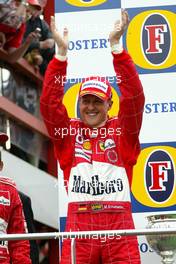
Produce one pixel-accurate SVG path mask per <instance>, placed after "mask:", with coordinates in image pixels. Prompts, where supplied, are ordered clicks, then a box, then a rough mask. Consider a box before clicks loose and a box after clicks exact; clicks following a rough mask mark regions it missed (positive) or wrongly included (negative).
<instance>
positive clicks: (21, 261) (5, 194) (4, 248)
mask: <svg viewBox="0 0 176 264" xmlns="http://www.w3.org/2000/svg"><path fill="white" fill-rule="evenodd" d="M7 139H8V136H7V135H6V134H4V133H0V145H1V144H3V143H4V142H5V141H6V140H7ZM2 168H3V162H2V160H1V152H0V171H1V170H2ZM22 233H25V220H24V215H23V207H22V203H21V200H20V197H19V194H18V191H17V189H16V185H15V183H14V182H13V181H12V180H11V179H9V178H6V177H2V176H0V234H2V235H6V234H22ZM0 263H1V264H31V259H30V245H29V241H28V240H17V241H0Z"/></svg>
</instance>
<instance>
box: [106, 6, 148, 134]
mask: <svg viewBox="0 0 176 264" xmlns="http://www.w3.org/2000/svg"><path fill="white" fill-rule="evenodd" d="M128 24H129V17H128V13H127V12H126V11H125V10H123V11H122V21H121V22H120V21H119V20H118V21H116V22H115V25H114V30H113V31H112V32H110V35H109V40H110V45H111V48H112V55H113V64H114V69H115V72H116V75H117V77H118V78H117V79H118V80H119V79H120V82H119V83H118V86H119V88H120V92H121V96H120V111H119V115H118V117H119V120H120V123H121V124H120V125H121V128H122V129H123V130H124V132H125V133H131V134H138V133H139V131H140V127H141V122H142V114H143V107H144V94H143V89H142V84H141V82H140V79H139V76H138V73H137V71H136V68H135V65H134V63H133V61H132V59H131V57H130V55H129V54H128V53H127V52H126V51H125V50H124V49H123V48H122V46H121V44H120V43H119V41H120V38H121V36H122V35H123V33H124V32H125V30H126V29H127V27H128Z"/></svg>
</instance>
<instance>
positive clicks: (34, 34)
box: [25, 31, 39, 44]
mask: <svg viewBox="0 0 176 264" xmlns="http://www.w3.org/2000/svg"><path fill="white" fill-rule="evenodd" d="M38 37H39V36H38V33H37V32H36V31H33V32H31V33H29V35H28V36H27V38H26V40H25V42H26V43H27V44H31V42H32V41H34V40H36V39H38Z"/></svg>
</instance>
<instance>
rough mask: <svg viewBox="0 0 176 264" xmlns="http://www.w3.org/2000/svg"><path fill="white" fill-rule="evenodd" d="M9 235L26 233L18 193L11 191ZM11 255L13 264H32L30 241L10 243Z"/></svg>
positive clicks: (14, 190)
mask: <svg viewBox="0 0 176 264" xmlns="http://www.w3.org/2000/svg"><path fill="white" fill-rule="evenodd" d="M7 233H8V234H22V233H26V232H25V220H24V214H23V209H22V203H21V201H20V198H19V195H18V192H17V190H16V189H15V188H13V189H12V191H11V215H10V219H9V223H8V228H7ZM8 249H9V255H10V259H11V262H12V263H13V264H21V263H25V264H31V259H30V244H29V241H28V240H17V241H9V244H8Z"/></svg>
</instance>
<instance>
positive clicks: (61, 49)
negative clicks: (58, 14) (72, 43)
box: [50, 16, 68, 56]
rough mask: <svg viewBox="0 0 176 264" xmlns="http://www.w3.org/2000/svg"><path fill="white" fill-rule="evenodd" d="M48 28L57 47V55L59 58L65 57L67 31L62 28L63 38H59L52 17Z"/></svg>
mask: <svg viewBox="0 0 176 264" xmlns="http://www.w3.org/2000/svg"><path fill="white" fill-rule="evenodd" d="M50 27H51V32H52V34H53V38H54V40H55V42H56V44H57V46H58V54H59V55H61V56H66V55H67V50H68V29H67V28H64V32H63V36H61V35H60V33H59V31H58V30H57V28H56V24H55V19H54V17H53V16H52V17H51V23H50Z"/></svg>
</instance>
